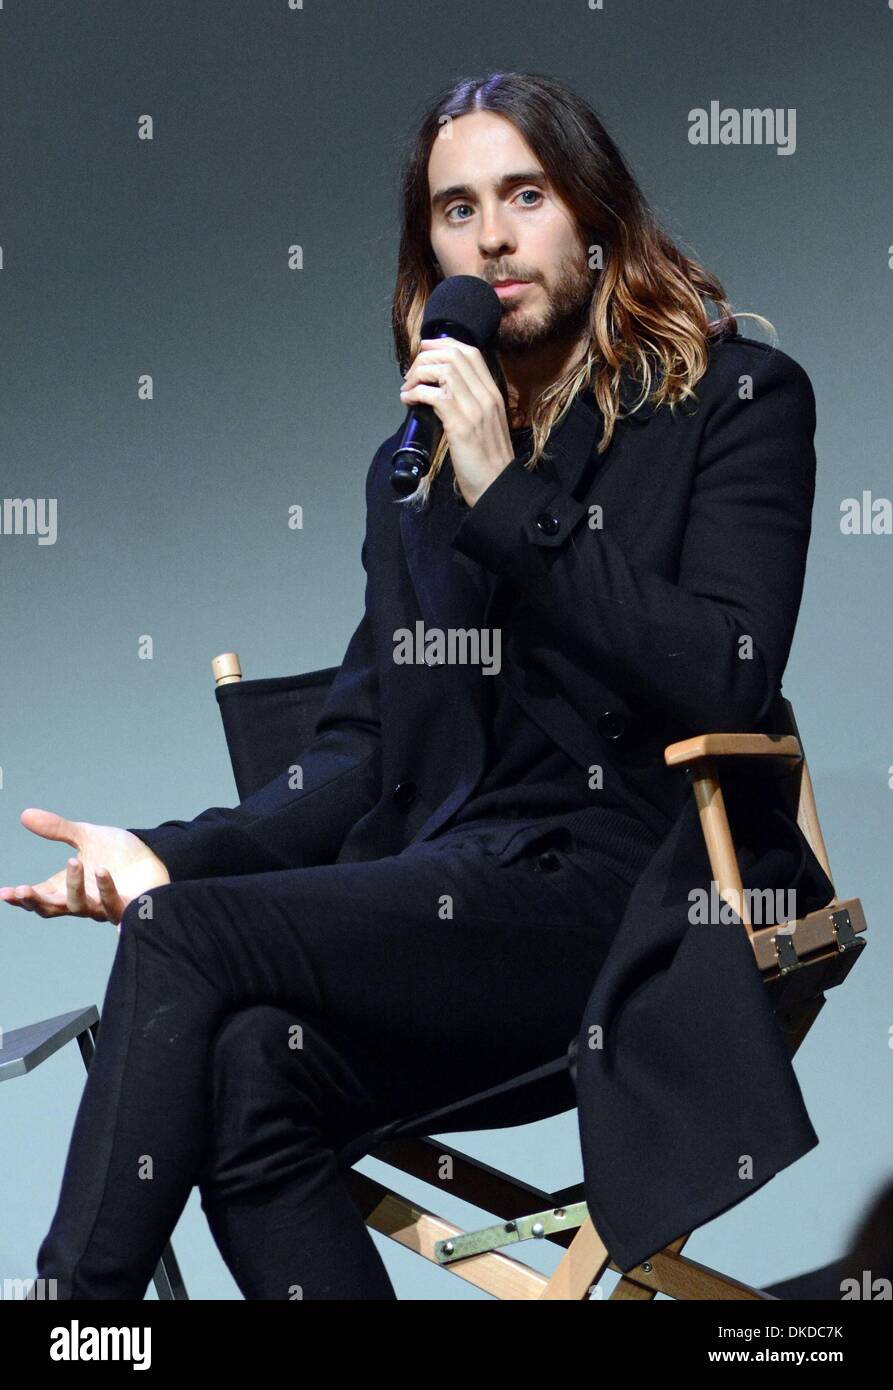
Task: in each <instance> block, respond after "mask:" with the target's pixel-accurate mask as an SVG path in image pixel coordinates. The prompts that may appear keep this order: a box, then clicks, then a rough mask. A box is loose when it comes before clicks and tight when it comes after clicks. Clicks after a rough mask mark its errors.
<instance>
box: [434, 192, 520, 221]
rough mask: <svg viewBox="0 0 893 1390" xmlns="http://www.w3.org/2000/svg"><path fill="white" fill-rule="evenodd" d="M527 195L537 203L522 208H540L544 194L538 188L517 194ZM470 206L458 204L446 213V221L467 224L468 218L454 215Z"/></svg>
mask: <svg viewBox="0 0 893 1390" xmlns="http://www.w3.org/2000/svg"><path fill="white" fill-rule="evenodd" d="M525 193H532V194H533V196H534V198H535V199H536V202H533V203H522V205H521V206H522V207H525V208H535V207H538V206H539V203H540V202H541V201H542V198H543V195H542V193H540V191H539V189H538V188H522V189H521V192H520V193H518V194H517V197H519V198H523V197H524V195H525ZM470 206H471V204H470V203H456V204H455V206H454V207H451V208H450V209H449V210H448V211H447V212H446V213H445V217H446V220H447V221H448V222H449V221H454V222H467V221H468V218H467V217H456V218H454V217H453V213H454V212H458V211H459V209H460V208H468V207H470Z"/></svg>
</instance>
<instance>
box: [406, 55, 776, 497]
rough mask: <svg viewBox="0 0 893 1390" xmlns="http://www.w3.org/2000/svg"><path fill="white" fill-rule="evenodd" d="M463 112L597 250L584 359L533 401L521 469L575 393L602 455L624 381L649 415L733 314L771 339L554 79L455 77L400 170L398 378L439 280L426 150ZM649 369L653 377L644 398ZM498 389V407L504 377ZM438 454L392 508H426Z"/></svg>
mask: <svg viewBox="0 0 893 1390" xmlns="http://www.w3.org/2000/svg"><path fill="white" fill-rule="evenodd" d="M474 111H493V112H496V113H498V114H499V115H502V116H505V117H507V118H508V119H509V120H510V121H512V123H513V124H514V125H515V126H516V128H517V129H518V131H519V132H520V133H521V135H522V136H523V137H524V139H525V140H526V141H527V143H528V145H529V146H530V148H531V149H532V150H533V152H534V154H535V155H536V156H537V158H538V159H539V161H540V163H541V165H542V167H543V169H544V170H545V172H546V175H547V176H548V179H549V181H550V183H551V185H552V187H553V188H554V189H555V190H556V191H557V193H558V194H559V196H560V197H561V198H562V199H563V200H564V201H565V203H566V204H567V205H568V207H569V208H570V209H571V211H572V212H573V213H574V215H575V217H576V219H577V222H578V226H579V227H580V229H581V231H582V233H583V235H584V238H585V239H586V244H587V245H588V246H589V247H590V253H591V251H592V250H593V249H595V247H596V246H600V247H601V248H602V266H601V269H600V273H599V274H598V275H597V277H596V279H595V286H594V289H593V295H592V302H591V305H590V309H589V337H588V343H587V344H586V351H585V353H584V354H583V358H582V360H581V361H579V362H578V363H576V364H574V365H572V366H570V367H569V368H568V370H567V371H566V372H565V374H564V375H563V376H562V377H560V378H558V379H556V380H555V381H553V382H552V383H551V384H550V385H549V386H548V387H547V388H546V389H545V390H544V391H543V392H542V393H541V394H540V396H539V397H538V398H537V400H536V401H535V402H533V403H532V405H531V412H530V424H531V427H532V434H533V444H532V451H531V454H530V457H529V459H528V460H527V461H526V464H525V466H526V467H528V468H534V467H535V466H536V464H537V462H538V461H539V459H540V458H541V457H542V455H543V452H544V449H545V446H546V442H547V440H548V437H549V434H550V433H551V431H552V429H553V427H554V425H555V424H556V422H558V421H560V420H561V419H562V418H563V416H564V413H565V411H566V410H567V409H568V408H569V406H570V404H571V402H572V400H573V399H574V397H575V396H576V394H577V392H578V391H581V390H591V391H592V392H593V393H594V395H595V399H596V402H597V404H598V406H599V408H600V410H601V412H602V415H603V417H604V422H605V428H604V433H603V435H602V438H601V441H600V443H599V446H598V451H599V453H604V451H605V450H606V449H607V448H608V446H609V444H610V442H611V439H612V437H613V434H614V426H615V423H616V421H617V420H618V419H623V418H625V415H623V414H621V408H620V407H621V391H622V390H624V391H625V389H626V388H625V385H624V381H623V377H624V375H626V376H628V377H629V378H630V379H632V380H633V382H634V383H635V384H636V385H638V386H640V388H641V390H640V394H639V398H638V400H637V401H636V402H635V403H634V404H633V405H632V406H631V409H630V410H629V412H628V413H629V414H632V413H634V412H635V410H637V409H639V407H640V406H641V405H642V403H643V402H644V401H645V400H647V399H648V398H649V397H651V401H652V403H653V405H654V406H655V407H657V406H658V405H661V404H669V406H670V409H671V411H672V410H673V409H674V407H675V406H676V405H677V404H678V403H679V402H680V401H682V400H685V399H686V398H688V397H694V399H697V397H696V396H695V392H694V385H695V383H696V382H697V381H698V380H699V379H700V377H701V376H702V375H703V374H704V372H705V371H706V368H707V362H708V352H709V346H710V344H711V342H713V341H715V340H717V339H718V338H721V337H736V336H737V335H738V325H737V322H736V318H738V317H743V318H756V319H759V320H760V321H761V322H762V323H763V324H764V325H766V326H767V327H768V328H769V329H770V330H771V331H772V332H773V333H774V331H775V330H774V328H773V326H772V324H771V323H769V321H768V320H767V319H764V318H763V317H762V315H759V314H746V313H740V314H737V315H736V314H735V313H733V311H732V308H731V305H730V304H729V301H728V299H727V298H726V294H725V291H724V289H723V287H722V285H721V284H720V282H719V280H718V279H717V278H716V276H715V275H713V274H711V272H710V271H708V270H705V269H704V267H703V266H701V265H699V264H698V262H697V261H695V260H693V259H692V258H691V257H689V256H686V255H685V254H684V253H683V252H682V251H681V250H680V249H679V247H678V246H676V245H675V243H674V242H673V241H672V240H671V239H670V237H669V236H667V235H666V233H665V232H664V231H663V230H662V229H661V228H660V227H659V226H658V223H657V219H656V217H655V216H654V214H653V212H652V211H651V209H650V207H649V206H648V203H647V201H646V199H645V197H644V194H643V193H642V191H641V189H640V188H639V186H638V184H637V182H636V180H635V178H634V177H633V175H632V173H631V172H630V169H629V167H628V166H627V164H626V161H625V160H624V158H623V155H622V154H621V153H620V150H619V149H618V147H617V145H616V144H615V143H614V141H613V140H612V139H611V137H610V135H609V134H608V132H607V131H606V130H605V127H604V126H603V125H602V122H601V121H600V119H599V117H598V116H597V115H596V113H595V112H594V111H593V110H592V108H591V107H590V106H588V105H587V103H586V102H585V101H583V100H582V99H581V98H580V97H579V96H577V95H576V93H575V92H573V91H571V89H570V88H569V87H566V86H565V85H564V84H563V83H561V82H559V81H557V80H556V79H555V78H553V77H549V76H545V75H543V74H540V73H529V72H496V73H491V74H489V75H488V76H486V77H481V78H462V79H461V80H460V81H458V82H456V83H454V84H453V85H452V86H451V87H449V88H448V89H447V90H446V91H445V92H444V93H442V94H441V96H439V97H438V98H437V99H436V101H435V102H434V103H433V105H432V106H431V107H430V108H429V110H428V111H427V113H426V114H425V116H424V117H423V118H422V121H421V124H420V126H419V128H418V131H417V134H416V136H415V140H414V143H413V145H412V148H411V150H410V153H409V155H408V158H407V161H406V164H405V168H404V172H403V177H402V197H403V211H402V229H401V236H400V252H399V258H398V266H397V284H396V287H395V290H394V298H393V306H392V312H391V318H392V328H393V334H394V346H395V351H396V357H397V362H398V364H399V367H400V371H401V372H403V373H405V372H406V371H407V370H408V368H409V366H410V365H411V363H412V362H413V360H414V358H415V356H416V354H417V353H418V351H419V343H420V338H421V324H422V317H423V314H424V309H425V304H426V303H427V300H428V296H429V295H430V294H431V291H432V290H433V289H434V287H435V285H436V284H437V283H438V281H439V280H440V279H441V278H442V277H441V273H440V271H439V269H438V266H437V262H436V260H435V258H434V253H433V250H432V247H431V239H430V233H431V205H430V190H429V187H428V161H429V157H430V154H431V148H432V146H433V143H434V141H435V140H436V139H437V137H438V135H439V133H440V132H441V131H442V130H443V128H444V127H448V126H449V124H450V120H451V119H455V118H457V117H459V116H464V115H467V114H469V113H471V112H474ZM705 297H706V298H709V299H710V300H712V301H713V302H714V304H715V305H716V307H717V309H718V310H719V317H717V318H713V319H711V318H709V317H708V314H707V311H706V309H705V307H704V298H705ZM655 368H656V369H657V375H659V377H660V381H659V385H658V386H657V388H656V389H655V390H654V392H653V393H652V385H653V380H654V376H655ZM500 377H501V373H500ZM498 384H499V386H500V390H501V391H502V394H503V399H506V390H505V383H504V381H503V380H500V381H499V382H498ZM447 448H448V445H447V441H446V436H445V435H444V436H443V437H442V438H441V441H440V444H439V445H438V448H437V450H436V452H435V455H434V458H433V460H432V464H431V468H430V470H429V472H428V473H427V475H426V476H425V477H424V478H423V479H422V481H421V482H420V483H419V486H418V487H417V488H416V490H415V492H413V493H411V494H410V496H409V497H407V498H405V499H403V500H405V501H408V502H412V503H413V504H414V505H425V504H426V503H427V501H428V498H429V494H430V488H431V484H432V482H433V481H434V478H435V477H436V475H437V473H438V472H439V470H440V468H441V466H442V464H443V460H444V458H445V456H446V453H447ZM454 487H455V479H454Z"/></svg>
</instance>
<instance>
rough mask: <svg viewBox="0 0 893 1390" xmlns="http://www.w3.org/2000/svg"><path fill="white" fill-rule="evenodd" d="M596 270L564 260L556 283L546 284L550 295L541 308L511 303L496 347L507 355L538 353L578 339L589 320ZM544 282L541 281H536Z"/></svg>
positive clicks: (500, 329)
mask: <svg viewBox="0 0 893 1390" xmlns="http://www.w3.org/2000/svg"><path fill="white" fill-rule="evenodd" d="M597 276H598V271H597V270H590V269H589V267H588V266H585V265H584V266H583V267H580V265H579V263H577V262H574V261H573V260H572V259H570V258H569V259H568V260H566V261H564V263H563V264H562V267H561V271H560V272H559V276H558V279H557V281H556V283H555V284H554V285H553V286H551V287H548V286H543V288H544V289H545V291H546V294H547V296H548V303H547V305H546V308H545V309H544V310H541V311H536V310H530V309H525V308H524V307H523V306H522V305H521V304H520V303H518V304H511V303H510V304H509V305H508V306H507V307H506V308H505V309H504V310H503V314H502V319H501V321H500V324H499V329H498V332H497V335H496V344H495V346H496V349H497V351H498V352H500V353H504V354H507V355H508V356H522V355H527V354H533V353H538V352H541V351H542V350H543V348H545V347H548V346H551V345H553V344H556V343H558V342H564V341H566V342H568V343H571V342H575V341H576V340H577V339H578V338H579V337H580V335H581V334H582V333H583V331H584V329H585V328H586V326H587V324H588V321H589V312H590V308H591V305H592V294H593V289H594V287H595V282H596V278H597ZM536 283H537V284H540V285H542V281H537V282H536Z"/></svg>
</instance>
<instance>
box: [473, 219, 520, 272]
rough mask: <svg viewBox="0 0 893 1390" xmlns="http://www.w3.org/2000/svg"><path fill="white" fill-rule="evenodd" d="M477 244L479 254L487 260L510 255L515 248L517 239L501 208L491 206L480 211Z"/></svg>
mask: <svg viewBox="0 0 893 1390" xmlns="http://www.w3.org/2000/svg"><path fill="white" fill-rule="evenodd" d="M478 245H479V247H480V252H481V255H482V256H486V257H487V258H488V259H489V260H492V259H493V258H494V257H495V256H505V255H507V254H509V255H510V254H512V253H513V252H514V251H515V250H516V248H517V239H516V237H515V236H514V235H513V233H512V228H511V224H510V222H509V220H508V218H507V217H506V214H505V210H504V209H503V208H500V207H496V208H491V209H490V211H488V212H483V213H482V215H481V222H480V233H479V236H478Z"/></svg>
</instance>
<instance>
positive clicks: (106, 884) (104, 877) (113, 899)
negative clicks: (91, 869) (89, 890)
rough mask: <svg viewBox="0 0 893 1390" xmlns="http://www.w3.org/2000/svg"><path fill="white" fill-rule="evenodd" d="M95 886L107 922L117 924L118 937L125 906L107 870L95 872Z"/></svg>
mask: <svg viewBox="0 0 893 1390" xmlns="http://www.w3.org/2000/svg"><path fill="white" fill-rule="evenodd" d="M96 886H97V888H98V889H99V898H100V902H101V903H102V906H103V909H104V911H105V916H106V918H107V920H108V921H109V922H115V923H117V926H118V935H119V936H120V934H121V918H122V916H123V915H124V908H125V906H126V904H125V902H124V899H123V898H122V897H121V894H120V893H119V892H118V890H117V888H116V887H115V880H114V879H113V878H112V876H111V874H110V873H109V871H108V869H97V870H96Z"/></svg>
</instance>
